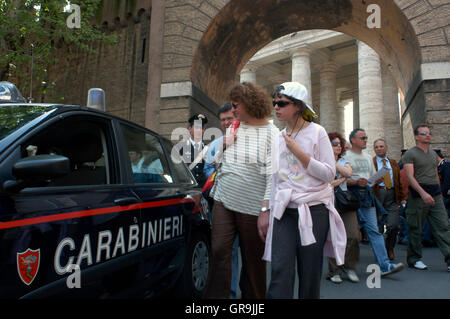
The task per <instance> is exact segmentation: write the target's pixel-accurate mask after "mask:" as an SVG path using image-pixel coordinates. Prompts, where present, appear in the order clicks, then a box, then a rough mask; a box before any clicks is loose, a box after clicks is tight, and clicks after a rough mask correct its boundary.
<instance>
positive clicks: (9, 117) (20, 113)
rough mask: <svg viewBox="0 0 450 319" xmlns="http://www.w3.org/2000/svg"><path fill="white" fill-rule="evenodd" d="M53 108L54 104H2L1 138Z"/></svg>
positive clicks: (0, 119) (0, 109)
mask: <svg viewBox="0 0 450 319" xmlns="http://www.w3.org/2000/svg"><path fill="white" fill-rule="evenodd" d="M53 109H55V107H54V106H48V105H33V104H17V105H2V106H0V140H2V139H3V138H5V137H6V136H8V135H9V134H11V133H12V132H14V131H15V130H17V129H19V128H20V127H22V126H24V125H25V124H27V123H29V122H31V121H32V120H34V119H35V118H37V117H39V116H41V115H42V114H44V113H45V112H49V111H51V110H53Z"/></svg>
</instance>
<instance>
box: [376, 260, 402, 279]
mask: <svg viewBox="0 0 450 319" xmlns="http://www.w3.org/2000/svg"><path fill="white" fill-rule="evenodd" d="M403 268H405V265H403V264H402V263H398V264H394V263H389V264H388V267H387V269H386V270H385V271H382V272H381V276H387V275H390V274H393V273H395V272H399V271H400V270H402V269H403Z"/></svg>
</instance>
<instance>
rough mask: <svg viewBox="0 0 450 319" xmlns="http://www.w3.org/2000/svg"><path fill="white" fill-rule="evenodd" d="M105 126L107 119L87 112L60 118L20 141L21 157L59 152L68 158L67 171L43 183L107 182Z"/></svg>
mask: <svg viewBox="0 0 450 319" xmlns="http://www.w3.org/2000/svg"><path fill="white" fill-rule="evenodd" d="M80 123H82V124H83V125H80ZM107 127H108V124H107V123H106V122H103V121H98V122H97V121H96V120H95V119H93V118H89V117H86V116H71V117H68V118H65V119H62V120H61V121H59V122H57V123H55V124H53V125H51V126H49V127H47V128H45V129H44V130H42V131H41V132H39V133H38V134H36V135H35V136H34V137H32V138H31V139H30V140H28V141H27V142H26V143H25V144H23V145H22V157H31V156H35V155H61V156H65V157H67V158H68V159H69V161H70V171H69V173H68V174H65V175H63V176H59V177H55V178H52V179H51V180H48V181H47V182H46V183H45V184H44V185H42V186H47V187H55V186H79V185H104V184H110V183H112V181H111V178H112V177H111V172H110V170H111V167H110V160H111V159H110V157H109V153H110V152H108V144H107V140H108V138H107V134H108V133H107V132H108V129H107Z"/></svg>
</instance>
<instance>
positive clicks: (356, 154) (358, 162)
mask: <svg viewBox="0 0 450 319" xmlns="http://www.w3.org/2000/svg"><path fill="white" fill-rule="evenodd" d="M349 139H350V142H351V143H352V149H351V150H348V151H347V153H346V155H345V157H344V159H346V160H348V161H349V162H350V165H351V166H352V169H353V176H352V177H351V178H350V179H348V180H347V186H348V188H349V190H351V191H353V192H354V193H356V194H358V195H359V197H360V201H361V208H360V209H358V220H359V222H360V225H361V227H363V228H364V230H365V231H366V234H367V236H368V238H369V241H370V244H371V246H372V250H373V253H374V255H375V257H376V260H377V262H378V265H379V266H380V269H381V275H382V276H386V275H389V274H392V273H395V272H398V271H400V270H402V269H403V268H404V267H405V266H404V265H403V264H402V263H398V264H394V263H392V262H391V261H390V260H389V257H388V255H387V251H386V247H385V244H384V238H383V235H382V234H381V233H380V232H379V231H378V220H377V211H376V207H375V200H376V198H375V195H374V194H373V191H372V189H371V188H370V187H367V186H368V179H369V178H370V177H371V176H372V175H373V174H375V173H376V170H375V167H374V164H373V161H372V157H371V156H370V155H369V154H367V153H365V152H363V150H364V149H365V148H366V147H367V134H366V132H365V131H364V130H363V129H360V128H356V129H354V130H353V131H352V132H351V133H350V138H349Z"/></svg>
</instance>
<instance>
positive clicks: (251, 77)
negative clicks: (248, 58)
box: [240, 62, 258, 84]
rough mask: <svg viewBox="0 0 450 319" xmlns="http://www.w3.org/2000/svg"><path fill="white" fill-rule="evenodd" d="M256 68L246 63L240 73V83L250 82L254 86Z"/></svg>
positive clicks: (252, 64)
mask: <svg viewBox="0 0 450 319" xmlns="http://www.w3.org/2000/svg"><path fill="white" fill-rule="evenodd" d="M257 68H258V67H257V66H256V65H255V64H254V63H251V62H249V63H247V65H246V66H244V68H243V69H242V71H241V73H240V82H241V83H242V82H251V83H255V84H256V69H257Z"/></svg>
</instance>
